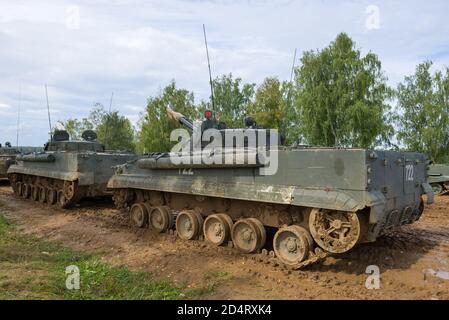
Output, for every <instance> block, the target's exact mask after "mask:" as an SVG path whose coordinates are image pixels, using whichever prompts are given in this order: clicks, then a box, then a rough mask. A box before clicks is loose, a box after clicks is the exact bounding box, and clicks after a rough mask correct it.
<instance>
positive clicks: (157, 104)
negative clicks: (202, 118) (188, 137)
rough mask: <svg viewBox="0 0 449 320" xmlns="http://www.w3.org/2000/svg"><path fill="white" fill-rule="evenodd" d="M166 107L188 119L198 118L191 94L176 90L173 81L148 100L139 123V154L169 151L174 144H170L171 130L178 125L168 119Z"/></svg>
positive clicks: (183, 90) (178, 125)
mask: <svg viewBox="0 0 449 320" xmlns="http://www.w3.org/2000/svg"><path fill="white" fill-rule="evenodd" d="M167 106H171V108H172V109H173V110H175V111H177V112H180V113H182V114H183V115H185V116H186V117H188V118H191V119H197V118H198V117H199V112H198V109H197V107H196V106H195V104H194V96H193V93H191V92H189V91H188V90H185V89H178V88H177V87H176V83H175V81H172V82H171V83H170V84H169V85H167V86H166V87H165V88H164V89H163V90H162V93H161V94H160V95H159V96H156V97H150V98H149V99H148V103H147V107H146V108H145V112H144V113H143V114H142V115H141V118H140V123H139V126H140V131H139V133H138V150H139V151H140V152H142V153H146V152H158V151H160V152H162V151H169V150H170V149H171V147H172V146H173V145H174V144H175V143H174V142H170V133H171V131H172V130H173V129H175V128H177V127H180V124H178V123H176V122H175V121H173V120H172V119H169V118H168V116H167V111H166V108H167Z"/></svg>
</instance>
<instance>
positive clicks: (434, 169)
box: [429, 164, 449, 195]
mask: <svg viewBox="0 0 449 320" xmlns="http://www.w3.org/2000/svg"><path fill="white" fill-rule="evenodd" d="M429 183H430V185H431V186H432V189H433V192H434V193H435V194H437V195H438V194H442V193H444V192H446V191H448V190H449V165H447V164H433V165H431V166H430V170H429Z"/></svg>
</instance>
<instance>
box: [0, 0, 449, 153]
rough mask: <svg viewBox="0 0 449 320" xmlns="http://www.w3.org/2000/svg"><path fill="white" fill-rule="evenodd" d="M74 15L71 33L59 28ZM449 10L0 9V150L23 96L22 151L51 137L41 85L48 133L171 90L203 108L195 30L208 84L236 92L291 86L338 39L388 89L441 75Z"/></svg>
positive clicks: (223, 0) (241, 5)
mask: <svg viewBox="0 0 449 320" xmlns="http://www.w3.org/2000/svg"><path fill="white" fill-rule="evenodd" d="M370 5H375V6H377V7H378V8H379V17H380V25H379V29H377V28H374V29H371V30H370V29H367V28H366V19H367V10H366V9H367V7H369V6H370ZM73 6H76V7H77V8H79V18H80V19H79V28H67V19H68V15H69V14H70V13H73V10H67V8H71V7H73ZM447 12H449V4H448V3H447V2H446V1H443V0H440V1H433V2H431V3H429V2H428V3H424V2H418V1H409V2H407V3H406V2H403V1H356V0H346V1H339V2H336V1H331V0H322V1H313V0H304V1H290V0H278V1H275V0H273V1H269V0H265V1H255V0H249V1H235V0H219V1H200V0H198V1H181V0H176V1H174V0H172V1H166V0H154V1H143V0H142V1H140V0H115V1H106V0H93V1H87V0H82V1H75V0H73V1H58V2H57V3H56V2H54V1H50V0H46V1H45V0H44V1H39V3H37V2H35V1H31V0H30V1H24V0H21V1H15V2H11V1H7V0H0V48H1V50H0V115H1V117H0V140H4V139H7V140H14V141H15V134H16V120H17V106H18V104H19V103H18V97H19V86H21V87H22V103H21V105H22V116H21V119H22V123H21V143H23V144H31V145H42V144H43V143H44V142H45V140H46V139H47V137H48V135H47V132H48V120H47V114H46V101H45V91H44V84H46V83H47V84H48V90H49V98H50V106H51V111H52V121H53V123H56V121H57V120H65V119H67V118H69V117H85V116H87V114H88V112H89V110H90V108H91V106H92V105H93V104H94V103H95V102H101V103H103V104H104V105H106V106H107V105H109V99H110V96H111V92H114V103H113V106H114V109H116V110H118V111H120V112H122V113H123V114H125V115H126V116H128V117H129V118H130V119H131V120H132V121H133V122H134V123H136V122H137V120H138V114H139V112H141V111H143V109H144V106H145V104H146V100H147V98H148V96H149V95H154V94H157V93H159V91H160V88H162V87H163V86H164V85H166V84H167V83H168V82H169V81H170V80H171V79H176V81H177V82H178V84H179V86H181V87H185V88H187V89H189V90H192V91H194V92H195V94H196V96H197V97H198V99H207V98H208V94H209V88H208V73H207V72H208V71H207V64H206V60H205V49H204V43H203V34H202V24H203V23H205V24H206V26H207V31H208V40H209V47H210V55H211V62H212V72H213V74H214V75H220V74H223V73H229V72H232V73H233V74H235V75H237V76H241V77H243V79H244V81H248V82H260V81H261V80H262V79H263V78H264V77H266V76H273V75H274V76H278V77H280V78H281V79H288V78H289V74H290V66H291V59H292V55H293V51H294V48H295V47H297V48H298V54H299V56H300V55H301V52H302V51H304V50H310V49H317V48H322V47H323V46H326V45H328V43H329V42H330V41H332V40H333V39H334V38H335V36H336V35H337V34H338V33H339V32H341V31H345V32H347V33H348V34H349V35H350V36H351V37H353V39H354V40H355V41H356V43H357V46H358V47H360V48H362V50H363V52H367V51H370V50H371V51H373V52H375V53H377V54H378V55H379V56H380V58H381V60H382V61H383V66H384V70H385V72H386V74H387V76H388V77H389V79H390V82H391V84H396V83H397V82H398V81H401V80H402V79H403V77H404V76H405V75H406V74H408V73H411V72H413V70H414V68H415V65H416V64H417V63H419V62H421V61H423V60H425V59H432V60H435V62H436V63H435V65H436V66H442V65H445V64H446V65H447V64H449V63H448V62H449V41H448V39H447V34H448V33H449V25H448V24H447V23H446V20H447V18H446V14H447Z"/></svg>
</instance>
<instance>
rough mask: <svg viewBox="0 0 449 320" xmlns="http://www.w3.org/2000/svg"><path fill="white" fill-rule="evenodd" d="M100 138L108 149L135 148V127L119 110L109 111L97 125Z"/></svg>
mask: <svg viewBox="0 0 449 320" xmlns="http://www.w3.org/2000/svg"><path fill="white" fill-rule="evenodd" d="M96 132H97V136H98V140H99V141H102V142H103V143H104V144H105V146H106V149H108V150H128V151H134V150H135V143H134V128H133V126H132V124H131V121H129V119H128V118H126V117H124V116H120V115H119V113H118V112H117V111H114V112H111V113H107V114H105V115H104V116H103V118H102V119H101V122H100V124H99V125H98V126H97V127H96Z"/></svg>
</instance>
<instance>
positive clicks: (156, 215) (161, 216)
mask: <svg viewBox="0 0 449 320" xmlns="http://www.w3.org/2000/svg"><path fill="white" fill-rule="evenodd" d="M148 221H149V223H148V224H149V226H150V228H151V229H153V230H155V231H157V232H159V233H160V232H165V231H167V230H168V229H170V228H171V227H172V226H173V215H172V214H171V211H170V208H168V207H165V206H158V207H153V208H152V210H151V212H150V214H149V217H148Z"/></svg>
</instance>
